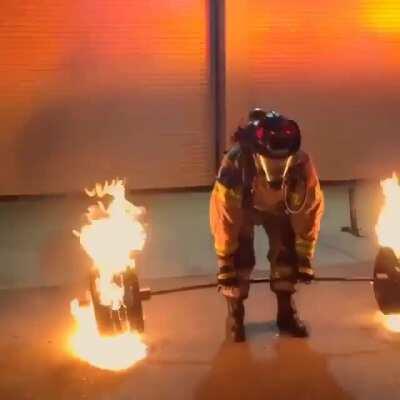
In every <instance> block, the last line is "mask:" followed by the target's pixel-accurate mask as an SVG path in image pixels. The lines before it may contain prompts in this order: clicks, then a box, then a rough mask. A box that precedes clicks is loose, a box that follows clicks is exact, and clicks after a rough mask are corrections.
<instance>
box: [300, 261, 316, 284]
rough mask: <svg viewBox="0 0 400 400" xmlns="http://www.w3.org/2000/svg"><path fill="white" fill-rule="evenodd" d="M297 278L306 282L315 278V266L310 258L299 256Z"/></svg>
mask: <svg viewBox="0 0 400 400" xmlns="http://www.w3.org/2000/svg"><path fill="white" fill-rule="evenodd" d="M297 279H298V280H299V281H300V282H304V283H306V284H309V283H311V281H312V280H313V279H314V268H313V267H312V266H311V262H310V260H309V259H308V258H299V260H298V262H297Z"/></svg>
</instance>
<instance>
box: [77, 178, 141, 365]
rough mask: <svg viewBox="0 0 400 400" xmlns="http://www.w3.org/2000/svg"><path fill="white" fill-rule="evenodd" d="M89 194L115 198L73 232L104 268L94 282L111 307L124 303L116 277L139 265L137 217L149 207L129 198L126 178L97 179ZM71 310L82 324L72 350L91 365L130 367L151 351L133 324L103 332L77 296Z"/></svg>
mask: <svg viewBox="0 0 400 400" xmlns="http://www.w3.org/2000/svg"><path fill="white" fill-rule="evenodd" d="M86 193H87V194H88V195H89V196H90V197H95V196H97V197H98V198H100V199H103V198H104V197H106V196H108V197H111V198H112V200H111V202H110V203H109V205H108V206H105V205H104V203H103V202H102V201H98V202H97V204H96V205H92V206H90V207H89V208H88V212H87V213H86V217H87V219H88V224H86V225H84V226H83V227H82V228H81V230H80V231H74V234H75V235H76V236H78V237H79V240H80V243H81V245H82V247H83V248H84V250H85V251H86V252H87V254H88V255H89V257H90V258H91V259H92V261H93V265H94V267H95V268H96V269H97V271H98V273H99V277H98V278H97V280H96V282H95V286H96V290H97V291H98V293H99V295H100V296H99V298H100V303H101V304H102V305H104V306H107V307H109V308H110V309H112V310H119V309H120V308H121V307H124V303H123V298H124V292H123V286H119V285H118V284H117V283H116V282H115V280H114V279H113V278H114V276H115V275H116V274H119V273H121V272H122V271H123V270H124V269H125V268H126V267H127V266H130V267H131V268H134V259H133V258H132V254H133V253H132V252H135V251H140V250H142V248H143V245H144V242H145V239H146V233H145V231H144V228H143V225H142V224H141V223H140V222H139V221H138V218H139V217H140V216H141V215H142V214H143V212H144V209H143V208H139V207H135V206H134V205H133V204H132V203H130V202H129V201H128V200H126V198H125V185H124V182H123V181H122V180H113V181H112V182H111V184H108V182H106V183H105V185H104V186H101V185H100V184H96V187H95V188H94V189H93V190H92V191H89V190H86ZM71 313H72V315H73V316H74V318H75V321H76V323H77V329H76V332H75V334H74V335H73V337H72V338H71V349H72V351H73V353H74V354H75V355H76V356H78V357H79V358H81V359H83V360H85V361H87V362H89V363H90V364H92V365H94V366H96V367H99V368H103V369H110V370H120V369H126V368H128V367H130V366H132V365H133V364H134V363H135V362H136V361H138V360H140V359H142V358H143V357H144V356H145V354H146V346H145V345H144V344H143V343H142V341H141V339H140V336H139V335H138V334H135V333H132V332H130V327H129V326H128V325H129V323H128V325H126V326H124V327H123V330H122V333H121V334H119V335H115V336H112V337H102V336H101V335H100V333H99V331H98V329H97V325H96V320H95V314H94V309H93V306H92V304H89V306H86V307H81V306H79V303H78V301H77V300H76V299H75V300H73V301H72V302H71Z"/></svg>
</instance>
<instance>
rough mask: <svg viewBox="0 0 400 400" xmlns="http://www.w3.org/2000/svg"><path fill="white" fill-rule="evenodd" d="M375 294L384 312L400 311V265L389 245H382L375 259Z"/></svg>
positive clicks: (393, 312) (395, 312)
mask: <svg viewBox="0 0 400 400" xmlns="http://www.w3.org/2000/svg"><path fill="white" fill-rule="evenodd" d="M374 294H375V299H376V302H377V303H378V306H379V308H380V310H381V311H382V312H383V313H384V314H397V313H399V312H400V265H399V260H398V259H397V257H396V254H395V253H394V251H393V250H392V249H391V248H389V247H381V248H380V250H379V252H378V255H377V256H376V259H375V268H374Z"/></svg>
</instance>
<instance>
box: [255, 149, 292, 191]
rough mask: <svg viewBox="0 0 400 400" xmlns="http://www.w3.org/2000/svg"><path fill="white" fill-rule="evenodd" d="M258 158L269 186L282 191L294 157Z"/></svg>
mask: <svg viewBox="0 0 400 400" xmlns="http://www.w3.org/2000/svg"><path fill="white" fill-rule="evenodd" d="M256 158H257V161H258V164H259V166H260V167H261V169H262V170H263V171H264V174H265V178H266V180H267V182H268V184H269V185H270V186H271V187H273V188H274V189H280V188H281V187H282V183H283V180H284V178H285V176H286V174H287V171H288V169H289V167H290V164H291V160H292V156H288V157H284V158H271V157H267V156H266V155H264V154H257V155H256Z"/></svg>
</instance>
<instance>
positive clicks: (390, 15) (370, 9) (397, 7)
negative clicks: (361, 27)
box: [364, 0, 400, 33]
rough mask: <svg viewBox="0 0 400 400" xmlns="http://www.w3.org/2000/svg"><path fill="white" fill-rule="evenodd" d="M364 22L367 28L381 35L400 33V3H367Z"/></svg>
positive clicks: (391, 1)
mask: <svg viewBox="0 0 400 400" xmlns="http://www.w3.org/2000/svg"><path fill="white" fill-rule="evenodd" d="M364 21H365V24H366V26H367V27H369V28H370V29H372V30H373V31H376V32H381V33H400V3H399V1H398V0H379V1H370V2H366V3H365V11H364Z"/></svg>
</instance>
